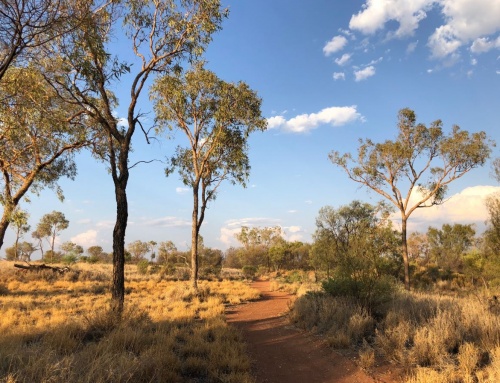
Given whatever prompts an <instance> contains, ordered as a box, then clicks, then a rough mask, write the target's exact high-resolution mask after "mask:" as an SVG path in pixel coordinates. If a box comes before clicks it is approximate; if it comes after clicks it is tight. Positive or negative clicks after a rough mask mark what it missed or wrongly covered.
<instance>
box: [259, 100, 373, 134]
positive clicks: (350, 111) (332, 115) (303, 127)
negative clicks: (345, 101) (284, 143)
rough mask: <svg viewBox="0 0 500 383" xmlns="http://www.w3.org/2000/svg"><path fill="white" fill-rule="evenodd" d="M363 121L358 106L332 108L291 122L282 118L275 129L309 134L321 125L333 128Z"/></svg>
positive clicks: (302, 115)
mask: <svg viewBox="0 0 500 383" xmlns="http://www.w3.org/2000/svg"><path fill="white" fill-rule="evenodd" d="M271 118H273V119H274V120H273V121H277V119H276V117H271ZM362 119H363V118H362V116H361V115H360V114H359V113H358V112H357V110H356V105H352V106H332V107H330V108H325V109H323V110H321V111H319V112H318V113H311V114H301V115H298V116H295V117H293V118H291V119H289V120H285V118H283V117H282V119H280V121H281V124H280V125H274V127H275V128H278V127H279V128H281V129H283V130H284V131H288V132H293V133H307V132H309V131H311V130H312V129H316V128H317V127H318V126H320V125H324V124H330V125H333V126H341V125H345V124H348V123H350V122H353V121H356V120H362ZM268 123H269V119H268Z"/></svg>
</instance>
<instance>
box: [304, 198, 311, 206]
mask: <svg viewBox="0 0 500 383" xmlns="http://www.w3.org/2000/svg"><path fill="white" fill-rule="evenodd" d="M304 202H305V203H306V204H307V205H312V203H313V201H311V200H310V199H308V200H305V201H304Z"/></svg>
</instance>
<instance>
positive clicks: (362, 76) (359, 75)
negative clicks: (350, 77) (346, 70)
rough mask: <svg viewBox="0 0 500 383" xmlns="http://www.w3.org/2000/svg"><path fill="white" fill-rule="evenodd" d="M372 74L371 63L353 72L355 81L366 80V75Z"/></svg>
mask: <svg viewBox="0 0 500 383" xmlns="http://www.w3.org/2000/svg"><path fill="white" fill-rule="evenodd" d="M374 75H375V67H374V66H373V65H370V66H367V67H366V68H363V69H360V70H357V71H355V72H354V78H355V81H362V80H366V79H367V78H368V77H372V76H374Z"/></svg>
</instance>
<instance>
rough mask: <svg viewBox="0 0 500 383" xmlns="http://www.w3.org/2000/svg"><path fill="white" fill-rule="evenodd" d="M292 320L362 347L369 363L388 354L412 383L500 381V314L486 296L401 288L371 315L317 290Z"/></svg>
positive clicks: (299, 303)
mask: <svg viewBox="0 0 500 383" xmlns="http://www.w3.org/2000/svg"><path fill="white" fill-rule="evenodd" d="M291 319H292V321H293V322H295V323H296V324H297V325H298V326H300V327H302V328H305V329H308V330H312V331H316V332H320V333H322V334H324V335H325V336H326V337H327V340H328V343H329V344H330V345H331V346H333V347H336V348H347V347H350V348H354V349H357V350H358V355H359V358H358V361H359V363H360V365H361V366H362V367H364V368H370V367H369V366H370V365H371V364H372V363H373V362H374V360H375V357H376V356H377V355H378V356H379V357H383V358H384V359H386V360H388V361H391V362H393V363H395V364H397V365H398V366H400V367H402V368H403V370H404V371H406V372H407V382H408V383H410V382H411V383H423V382H433V383H434V382H446V383H469V382H470V383H472V382H484V383H486V382H497V381H500V315H499V313H498V310H497V308H496V307H494V306H492V304H491V300H488V299H487V297H485V296H481V295H477V294H476V295H473V296H470V297H462V298H453V297H444V296H438V295H431V294H418V293H406V292H400V293H399V294H398V295H397V297H396V298H395V299H394V300H393V301H392V302H391V303H390V304H388V305H386V306H385V307H380V308H378V311H377V317H376V318H375V317H372V316H370V315H368V314H367V313H366V312H364V311H363V310H362V309H360V308H359V307H358V306H356V305H355V304H353V303H352V302H349V301H347V300H345V299H341V298H334V297H332V296H329V295H325V294H321V293H315V294H308V295H306V296H304V297H302V298H299V299H297V300H296V301H295V304H294V306H293V308H292V311H291Z"/></svg>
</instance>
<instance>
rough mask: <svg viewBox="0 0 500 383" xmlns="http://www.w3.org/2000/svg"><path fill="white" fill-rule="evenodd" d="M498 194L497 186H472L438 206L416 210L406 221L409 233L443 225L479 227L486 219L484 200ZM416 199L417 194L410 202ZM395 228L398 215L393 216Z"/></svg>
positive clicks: (499, 189)
mask: <svg viewBox="0 0 500 383" xmlns="http://www.w3.org/2000/svg"><path fill="white" fill-rule="evenodd" d="M496 192H500V187H498V186H473V187H468V188H465V189H464V190H462V191H461V192H459V193H457V194H454V195H452V196H450V197H449V198H448V199H447V200H446V202H445V203H443V204H442V205H439V206H433V207H429V208H422V209H417V210H415V212H414V213H413V214H412V215H411V216H410V219H409V220H408V225H409V229H410V230H411V231H417V230H418V231H426V230H427V227H429V226H434V227H441V225H442V224H443V223H462V224H469V223H475V224H476V225H478V226H480V225H483V224H484V221H486V220H487V219H488V212H487V210H486V207H485V205H484V201H485V198H486V197H487V196H488V195H491V194H493V193H496ZM417 197H418V195H417V193H416V195H415V196H414V197H413V196H412V200H414V199H416V198H417ZM394 221H395V223H396V227H400V225H398V223H399V222H400V220H399V218H398V215H397V214H396V215H395V216H394Z"/></svg>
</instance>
